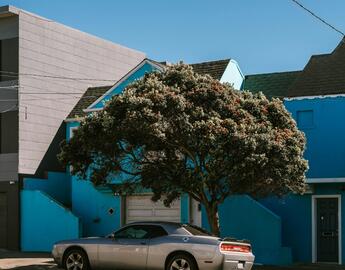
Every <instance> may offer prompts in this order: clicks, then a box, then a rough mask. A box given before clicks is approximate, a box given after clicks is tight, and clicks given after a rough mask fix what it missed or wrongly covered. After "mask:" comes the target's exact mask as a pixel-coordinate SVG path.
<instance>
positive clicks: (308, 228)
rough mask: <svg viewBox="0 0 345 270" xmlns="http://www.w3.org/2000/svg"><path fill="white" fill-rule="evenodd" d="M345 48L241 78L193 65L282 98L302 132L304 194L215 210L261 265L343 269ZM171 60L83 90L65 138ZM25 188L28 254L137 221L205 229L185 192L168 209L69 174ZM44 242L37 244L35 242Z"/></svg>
mask: <svg viewBox="0 0 345 270" xmlns="http://www.w3.org/2000/svg"><path fill="white" fill-rule="evenodd" d="M342 50H343V48H342V47H341V46H340V47H339V48H337V49H336V50H335V51H334V52H333V53H332V54H330V55H325V56H316V57H312V58H311V60H310V62H309V63H308V64H307V66H306V67H305V69H304V70H303V71H294V72H282V73H271V74H256V75H248V76H246V77H245V79H244V77H243V75H242V73H241V71H240V69H239V67H238V65H237V63H236V62H235V61H233V60H229V59H227V60H220V61H212V62H206V63H198V64H193V65H192V66H193V68H194V70H195V71H196V72H198V73H201V74H209V75H211V76H213V77H214V78H216V79H219V80H221V81H227V82H229V83H232V84H233V85H234V87H235V88H237V89H249V90H251V91H253V92H258V91H263V92H264V93H265V94H266V95H267V96H269V97H279V98H285V99H284V102H285V105H286V107H287V109H288V110H289V111H290V112H291V113H292V116H293V117H294V118H295V119H296V121H297V123H298V126H299V128H300V129H301V130H303V131H304V132H305V133H306V136H307V151H306V153H305V157H306V158H307V159H308V160H309V164H310V170H309V171H308V175H307V177H308V179H307V182H308V190H307V192H306V194H304V195H297V194H296V195H295V194H290V195H289V196H286V197H283V198H280V199H278V198H274V197H272V198H267V199H263V200H260V201H258V200H254V199H253V198H251V197H249V196H232V197H230V198H228V199H227V200H226V201H225V202H224V204H223V205H222V206H221V207H220V222H221V224H220V225H221V231H222V234H223V236H232V237H237V238H241V239H243V238H245V239H248V240H250V241H251V243H252V245H253V250H254V253H255V255H256V262H257V263H263V264H276V265H283V264H291V263H292V262H306V263H309V262H316V261H325V262H326V261H327V262H336V263H342V259H343V256H344V253H343V251H342V243H343V241H342V239H343V237H342V235H344V234H343V232H342V227H341V215H342V208H343V207H342V202H341V197H342V193H343V192H344V191H343V190H345V174H344V173H345V172H344V170H345V167H344V165H345V162H344V161H345V160H344V159H343V157H344V154H345V142H343V140H341V138H342V134H343V129H345V125H344V123H343V120H342V118H341V117H339V114H340V115H341V113H344V112H345V101H344V99H345V97H343V96H342V92H341V89H340V90H338V92H337V91H335V92H332V91H333V90H334V89H337V88H336V87H337V85H338V86H339V85H342V81H341V80H342V77H344V78H345V76H342V73H341V72H342V70H345V66H343V67H339V69H337V70H334V69H333V67H336V66H339V65H340V64H339V63H341V62H344V65H345V59H344V61H342V58H341V57H342V55H343V54H342V53H337V52H342ZM344 55H345V54H344ZM167 64H168V63H158V62H155V61H152V60H149V59H145V60H144V61H142V62H141V63H140V64H139V65H138V66H137V67H135V68H134V69H133V70H131V71H130V72H129V73H128V74H127V75H125V76H124V77H123V78H122V79H120V80H119V81H118V82H117V83H116V84H115V85H113V86H105V87H93V88H89V89H88V90H87V91H86V92H85V94H84V95H83V97H82V98H81V99H80V101H79V102H78V104H77V105H76V106H75V107H74V109H73V110H72V111H71V113H70V114H69V116H68V118H67V119H66V121H65V125H66V139H67V140H68V139H70V138H71V137H72V136H73V132H74V130H75V129H77V128H78V126H79V124H80V121H81V120H82V119H83V117H85V116H87V115H89V114H90V113H92V112H94V111H98V110H102V109H103V106H104V104H105V103H106V102H107V101H108V100H109V99H110V98H111V97H112V96H113V95H116V94H119V93H121V92H122V91H123V89H124V88H125V87H126V85H128V84H129V83H131V82H132V81H134V80H136V79H138V78H141V77H142V76H143V75H144V74H145V73H146V72H152V71H160V70H163V69H164V68H165V66H166V65H167ZM335 71H337V72H335ZM333 72H334V73H333ZM335 74H337V75H336V76H335ZM333 80H334V81H333ZM308 83H309V84H310V85H309V84H308ZM344 83H345V82H344ZM331 89H333V90H331ZM23 183H24V187H23V190H22V200H26V203H23V205H22V213H21V215H22V235H21V242H22V249H23V250H25V251H49V250H50V248H51V246H52V244H53V243H54V241H57V240H61V239H64V238H73V237H80V236H102V235H106V234H108V233H110V232H111V231H113V230H115V229H117V228H119V227H120V226H121V225H123V224H126V223H129V222H133V221H136V220H168V221H178V222H189V223H192V224H195V225H199V226H202V227H204V228H208V222H207V218H206V215H205V214H204V212H203V209H202V207H200V205H199V204H198V203H197V202H195V201H194V200H192V199H191V198H189V197H188V196H182V198H181V199H180V201H177V202H175V204H174V205H173V206H172V207H171V208H166V207H164V206H163V204H162V203H161V202H158V203H153V202H152V201H151V200H150V197H151V195H150V194H149V193H140V194H135V195H131V196H119V195H117V194H113V193H112V192H111V190H109V189H107V188H101V187H94V186H93V185H92V184H91V183H90V182H88V181H84V180H80V179H77V178H76V177H74V176H71V175H70V174H69V173H68V172H66V173H56V172H49V173H48V174H47V178H46V179H45V180H44V181H40V180H38V179H29V178H26V179H24V181H23ZM343 183H344V184H343ZM28 191H30V192H28ZM32 191H35V192H32ZM40 192H44V193H45V194H48V195H49V196H51V200H47V199H46V196H45V199H44V200H43V199H42V196H40ZM27 201H30V202H31V203H27ZM243 213H245V214H243ZM55 220H59V222H55ZM37 228H39V229H37ZM33 232H34V233H33ZM40 236H42V237H41V239H42V241H37V239H40ZM43 236H44V237H43ZM324 247H327V248H324Z"/></svg>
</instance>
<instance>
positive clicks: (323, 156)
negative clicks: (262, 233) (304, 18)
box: [243, 41, 345, 264]
mask: <svg viewBox="0 0 345 270" xmlns="http://www.w3.org/2000/svg"><path fill="white" fill-rule="evenodd" d="M243 88H244V89H248V90H251V91H254V92H258V91H262V92H264V93H265V94H266V95H268V96H270V97H279V98H284V104H285V106H286V108H287V109H288V110H289V111H290V112H291V114H292V116H293V117H294V119H295V120H296V122H297V125H298V127H299V129H300V130H302V131H303V132H304V133H305V136H306V138H307V149H306V152H305V158H306V159H307V160H308V161H309V167H310V168H309V170H308V172H307V184H308V188H307V191H306V193H305V194H304V195H297V194H290V195H288V196H286V197H283V198H280V199H278V198H268V199H265V200H262V201H260V202H261V204H262V205H264V206H265V207H266V208H268V209H270V210H271V211H272V212H274V213H275V214H276V215H277V216H278V217H279V218H280V219H281V222H282V244H283V245H284V246H287V247H290V248H291V251H292V258H293V261H295V262H306V263H311V262H313V263H315V262H326V263H337V264H343V263H344V260H345V250H344V248H343V246H344V245H345V231H344V229H343V226H342V222H343V221H342V217H343V216H345V212H344V211H345V205H344V197H343V196H344V195H345V140H344V133H345V120H344V119H345V118H344V117H345V95H344V94H345V44H344V42H343V41H342V42H341V43H340V44H339V45H338V47H337V48H336V49H335V50H334V51H333V52H332V53H330V54H325V55H316V56H312V57H311V59H310V60H309V62H308V63H307V65H306V66H305V68H304V69H303V70H302V71H294V72H281V73H270V74H256V75H248V76H246V79H245V83H244V86H243Z"/></svg>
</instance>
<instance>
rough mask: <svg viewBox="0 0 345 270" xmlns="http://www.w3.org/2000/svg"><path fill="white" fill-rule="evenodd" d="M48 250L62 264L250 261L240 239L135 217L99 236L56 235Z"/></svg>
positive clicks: (208, 266)
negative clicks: (66, 238)
mask: <svg viewBox="0 0 345 270" xmlns="http://www.w3.org/2000/svg"><path fill="white" fill-rule="evenodd" d="M52 254H53V257H54V259H55V261H56V262H57V264H58V265H59V266H63V267H64V268H65V269H66V270H88V269H90V268H92V269H96V268H102V269H110V268H111V269H136V270H140V269H147V270H155V269H157V270H158V269H162V270H163V269H164V270H197V269H199V270H203V269H205V270H213V269H214V270H216V269H217V270H218V269H219V270H221V269H224V270H226V269H229V270H230V269H231V270H236V269H244V270H250V269H251V268H252V266H253V262H254V255H253V253H252V250H251V245H250V244H249V243H248V242H246V241H238V240H235V239H229V238H227V239H221V238H218V237H215V236H212V235H210V234H209V233H208V232H206V231H205V230H203V229H201V228H199V227H196V226H193V225H190V224H180V223H173V222H136V223H131V224H129V225H126V226H124V227H123V228H121V229H120V230H118V231H116V232H114V233H112V234H110V235H108V236H107V237H104V238H83V239H76V240H69V241H61V242H58V243H56V244H55V245H54V248H53V251H52Z"/></svg>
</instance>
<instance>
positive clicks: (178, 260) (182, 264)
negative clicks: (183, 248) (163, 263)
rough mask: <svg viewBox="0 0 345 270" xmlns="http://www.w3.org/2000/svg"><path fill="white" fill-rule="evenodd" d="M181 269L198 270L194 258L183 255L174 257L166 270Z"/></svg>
mask: <svg viewBox="0 0 345 270" xmlns="http://www.w3.org/2000/svg"><path fill="white" fill-rule="evenodd" d="M181 269H190V270H197V269H198V267H197V265H196V262H195V260H194V258H193V257H191V256H189V255H186V254H183V253H181V254H176V255H174V256H173V257H172V258H171V259H170V260H169V261H168V264H167V268H166V270H181Z"/></svg>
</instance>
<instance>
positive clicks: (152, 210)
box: [126, 195, 181, 223]
mask: <svg viewBox="0 0 345 270" xmlns="http://www.w3.org/2000/svg"><path fill="white" fill-rule="evenodd" d="M135 221H174V222H180V221H181V201H180V200H176V201H175V202H174V203H173V204H172V205H171V207H165V206H164V204H163V202H162V201H158V202H156V203H154V202H152V201H151V195H139V196H128V197H127V198H126V223H131V222H135Z"/></svg>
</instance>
